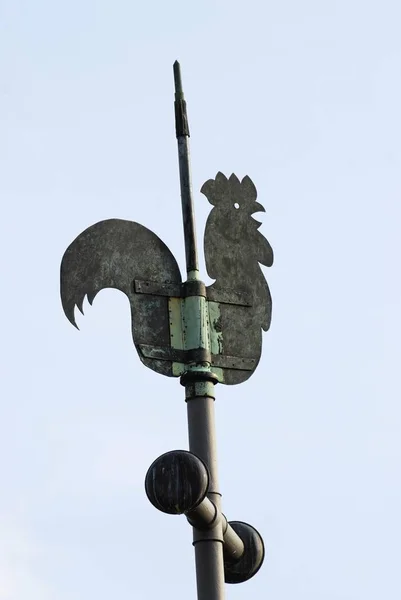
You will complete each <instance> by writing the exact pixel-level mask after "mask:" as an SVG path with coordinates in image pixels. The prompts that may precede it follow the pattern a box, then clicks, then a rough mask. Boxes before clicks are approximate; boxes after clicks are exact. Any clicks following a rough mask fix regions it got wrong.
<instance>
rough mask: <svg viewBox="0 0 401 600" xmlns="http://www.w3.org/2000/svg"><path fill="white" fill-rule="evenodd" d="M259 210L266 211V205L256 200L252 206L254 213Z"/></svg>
mask: <svg viewBox="0 0 401 600" xmlns="http://www.w3.org/2000/svg"><path fill="white" fill-rule="evenodd" d="M257 212H266V210H265V207H264V206H262V205H261V204H259V202H255V203H254V204H253V206H252V213H251V214H252V215H253V213H257Z"/></svg>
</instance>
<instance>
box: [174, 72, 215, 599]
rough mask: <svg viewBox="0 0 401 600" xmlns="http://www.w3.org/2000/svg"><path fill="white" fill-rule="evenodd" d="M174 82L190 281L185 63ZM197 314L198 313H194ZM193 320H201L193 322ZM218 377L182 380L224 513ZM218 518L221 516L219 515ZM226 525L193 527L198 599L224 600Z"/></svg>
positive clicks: (202, 336)
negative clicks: (219, 462)
mask: <svg viewBox="0 0 401 600" xmlns="http://www.w3.org/2000/svg"><path fill="white" fill-rule="evenodd" d="M174 82H175V102H174V106H175V128H176V136H177V143H178V161H179V167H180V185H181V204H182V217H183V224H184V236H185V256H186V265H187V278H188V281H190V280H199V263H198V255H197V247H196V232H195V215H194V206H193V199H192V184H191V169H190V159H189V127H188V118H187V108H186V103H185V99H184V93H183V91H182V82H181V70H180V65H179V63H178V62H177V61H176V62H175V63H174ZM193 299H195V298H194V297H191V298H186V299H185V300H186V305H187V311H188V312H187V314H186V318H187V322H188V324H191V323H195V322H197V321H199V323H200V327H197V326H196V327H195V326H194V327H192V328H190V329H193V331H192V330H191V331H188V332H187V342H189V343H190V348H204V349H205V348H207V346H208V344H207V338H208V330H207V327H208V326H207V323H206V320H205V319H203V318H202V315H201V314H198V313H199V311H200V313H202V302H205V299H204V298H203V297H199V298H198V299H199V302H198V303H196V302H195V303H194V302H192V303H189V302H188V301H189V300H193ZM193 312H195V314H193ZM191 317H197V318H194V319H193V320H192V319H191ZM216 381H217V378H216V376H215V375H214V374H213V373H212V372H211V369H210V364H209V363H208V362H206V363H202V365H201V366H198V365H196V364H193V363H190V364H188V365H187V369H186V372H185V373H184V374H183V375H182V377H181V383H182V384H183V385H184V386H185V398H186V401H187V410H188V437H189V449H190V451H191V452H193V454H196V456H198V457H199V458H201V459H202V460H203V461H204V463H205V464H206V466H207V467H208V469H209V475H210V484H209V492H208V497H209V499H210V500H211V501H212V502H213V503H214V504H215V505H216V507H217V508H218V509H219V511H218V512H219V513H220V512H221V495H220V493H219V490H218V478H217V453H216V432H215V422H214V385H215V383H216ZM216 514H217V513H216ZM223 543H224V538H223V523H222V520H221V519H216V523H215V524H214V526H213V527H211V528H210V529H207V530H201V529H197V528H195V527H194V528H193V544H194V547H195V564H196V583H197V591H198V600H224V561H223Z"/></svg>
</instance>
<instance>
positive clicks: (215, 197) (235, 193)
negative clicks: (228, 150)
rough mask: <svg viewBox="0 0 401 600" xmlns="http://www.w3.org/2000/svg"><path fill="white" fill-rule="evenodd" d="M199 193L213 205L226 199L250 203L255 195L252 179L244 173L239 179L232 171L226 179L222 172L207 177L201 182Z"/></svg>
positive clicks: (254, 198)
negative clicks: (209, 177) (213, 176)
mask: <svg viewBox="0 0 401 600" xmlns="http://www.w3.org/2000/svg"><path fill="white" fill-rule="evenodd" d="M201 193H202V194H204V195H205V196H206V198H207V199H208V200H209V202H210V204H213V206H217V205H218V204H219V203H222V202H226V201H227V200H228V201H230V202H237V201H241V202H242V203H244V202H246V203H251V202H255V200H256V197H257V192H256V187H255V185H254V183H253V181H252V179H251V178H250V177H248V175H246V176H245V177H244V178H243V179H242V181H240V180H239V179H238V177H237V176H236V175H234V173H233V174H232V175H230V177H229V178H228V179H227V177H226V176H225V175H224V174H223V173H220V172H219V173H217V175H216V177H215V179H208V181H206V182H205V183H204V184H203V186H202V187H201Z"/></svg>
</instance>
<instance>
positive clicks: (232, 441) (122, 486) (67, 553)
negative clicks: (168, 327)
mask: <svg viewBox="0 0 401 600" xmlns="http://www.w3.org/2000/svg"><path fill="white" fill-rule="evenodd" d="M400 22H401V5H400V4H399V2H397V1H396V0H393V1H390V0H382V1H381V2H378V1H376V2H373V1H362V0H358V1H357V0H348V1H341V0H337V1H334V0H326V1H324V0H320V1H318V0H315V1H312V0H305V1H302V0H284V1H281V2H262V1H261V0H259V1H255V0H248V2H237V1H228V0H221V1H217V0H216V1H211V0H208V1H204V2H189V1H188V0H187V1H186V2H184V1H178V0H172V1H170V2H162V1H161V0H159V1H158V2H149V3H136V2H132V1H131V2H129V1H128V0H114V2H105V1H97V2H95V1H94V0H84V1H82V0H81V1H80V2H78V1H77V0H71V1H70V2H68V3H67V2H64V3H61V2H52V1H50V0H47V1H45V0H36V1H35V2H33V1H32V0H25V1H23V0H0V73H1V77H0V127H1V135H0V196H1V199H2V209H3V218H2V219H1V234H0V244H1V250H0V257H1V276H2V290H3V292H2V295H1V298H0V302H1V314H2V317H3V326H2V344H1V347H2V350H1V365H2V369H1V372H2V377H1V382H2V383H1V385H2V394H1V418H0V473H1V481H2V489H1V494H0V600H88V599H92V598H96V600H106V599H107V600H109V599H110V598H118V599H119V600H128V599H130V600H132V599H136V598H138V600H154V599H156V598H163V599H164V600H177V599H179V598H195V574H194V564H193V551H192V547H191V532H190V528H189V527H188V525H187V523H186V522H185V519H184V518H178V517H177V518H174V517H169V516H167V515H163V514H161V513H158V512H157V511H156V510H155V509H154V508H153V507H152V506H151V505H150V504H149V502H148V500H147V498H146V496H145V493H144V489H143V481H144V476H145V473H146V470H147V468H148V466H149V465H150V464H151V462H152V461H153V460H154V459H155V458H156V457H157V456H158V455H159V454H161V453H162V452H165V451H168V450H172V449H175V448H185V447H187V428H186V408H185V403H184V399H183V390H182V388H181V386H180V385H179V383H178V381H177V380H170V379H167V378H162V377H161V376H158V375H156V374H154V373H153V372H151V371H149V370H147V369H145V368H144V367H143V366H142V365H141V363H140V361H139V359H138V357H137V354H136V351H135V349H134V346H133V345H132V341H131V332H130V319H129V308H128V303H127V301H126V299H125V297H124V296H123V295H122V294H119V293H118V292H115V291H109V290H107V291H104V292H102V293H101V294H100V295H99V296H98V297H97V298H96V300H95V302H94V305H93V307H92V308H90V307H89V306H88V305H87V303H86V308H87V309H86V314H85V317H82V316H79V317H78V322H79V325H80V327H81V331H80V332H78V331H76V330H75V329H74V328H73V327H72V326H71V325H70V324H69V323H68V321H67V320H66V318H65V317H64V314H63V312H62V309H61V305H60V301H59V264H60V260H61V257H62V254H63V252H64V250H65V248H66V247H67V246H68V245H69V243H70V242H71V241H72V240H73V239H74V238H75V236H76V235H77V234H78V233H80V232H81V231H82V230H83V229H85V228H86V227H87V226H89V225H90V224H92V223H95V222H96V221H99V220H101V219H103V218H108V217H121V218H126V219H132V220H136V221H138V222H140V223H142V224H144V225H147V226H148V227H150V228H151V229H153V230H154V231H155V232H156V233H157V234H158V235H160V237H161V238H162V239H163V240H164V241H165V242H166V243H167V244H168V245H169V246H170V247H171V249H172V251H173V252H174V254H175V255H176V256H177V258H178V259H179V263H180V265H181V266H183V265H184V260H183V241H182V232H181V215H180V201H179V183H178V168H177V157H176V142H175V137H174V120H173V104H172V103H173V77H172V63H173V62H174V60H175V59H176V58H178V59H179V60H180V62H181V65H182V69H183V78H184V88H185V92H186V96H187V101H188V107H189V118H190V125H191V133H192V137H191V143H192V159H193V180H194V190H195V201H196V213H197V218H198V236H199V238H200V240H201V236H202V233H203V226H204V222H205V219H206V217H207V214H208V211H209V208H210V205H209V204H208V203H207V201H206V199H205V198H204V197H203V196H202V195H200V194H199V189H200V187H201V185H202V183H203V182H204V181H206V180H207V179H209V178H210V177H214V176H215V174H216V173H217V171H219V170H220V171H223V172H224V173H226V174H227V175H229V174H230V173H231V172H235V173H236V174H237V175H238V176H239V177H243V176H244V175H246V174H248V175H249V176H250V177H251V178H252V179H253V181H254V182H255V184H256V187H257V189H258V192H259V199H260V201H261V202H262V203H263V204H264V205H265V207H266V209H267V213H266V215H265V216H264V219H263V221H264V223H263V225H262V229H261V231H262V232H263V233H264V235H265V236H266V237H267V238H268V239H269V241H270V242H271V244H272V246H273V248H274V250H275V257H276V261H275V265H274V267H273V268H272V269H270V270H268V271H267V277H268V281H269V284H270V287H271V291H272V296H273V321H272V328H271V331H270V332H269V333H267V334H266V335H265V336H264V352H263V357H262V361H261V363H260V366H259V369H258V371H257V372H256V373H255V375H254V376H253V377H252V378H251V379H250V381H249V382H247V383H245V384H242V385H240V386H237V387H231V388H229V387H224V386H219V387H218V388H217V390H216V391H217V403H216V410H217V419H218V423H217V425H218V440H219V463H220V476H221V488H222V492H223V506H224V512H225V513H226V514H227V516H228V518H229V519H232V520H244V521H248V522H249V523H251V524H252V525H254V526H256V527H257V528H258V529H259V530H260V531H261V533H262V535H263V537H264V539H265V542H266V547H267V560H266V563H265V565H264V567H263V569H262V570H261V571H260V573H259V574H258V575H257V576H256V577H255V578H254V579H252V580H251V581H249V582H248V583H246V584H243V585H239V586H230V587H227V598H228V600H249V599H252V600H264V599H265V598H266V599H269V600H294V599H296V600H362V599H363V600H377V599H379V598H385V599H386V600H399V598H400V597H401V583H400V575H399V568H400V560H401V549H400V539H401V516H400V514H401V513H400V501H401V479H400V458H401V442H400V425H401V408H400V398H401V394H400V388H401V385H400V366H399V365H400V336H401V319H400V300H401V285H400V275H399V273H400V269H399V260H400V251H401V242H400V233H399V232H400V217H401V210H400V192H401V180H400V166H401V149H400V148H401V146H400V140H401V118H400V106H401V36H400ZM262 218H263V217H262ZM206 280H207V279H206ZM207 281H208V280H207Z"/></svg>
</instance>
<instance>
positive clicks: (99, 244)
mask: <svg viewBox="0 0 401 600" xmlns="http://www.w3.org/2000/svg"><path fill="white" fill-rule="evenodd" d="M201 192H202V193H203V194H204V195H205V196H206V197H207V199H208V200H209V202H210V203H211V204H212V205H213V208H212V210H211V212H210V215H209V217H208V220H207V224H206V229H205V237H204V251H205V259H206V268H207V273H208V275H209V277H211V278H213V279H215V282H214V283H213V284H212V285H210V286H209V287H207V288H204V289H205V293H204V295H205V296H206V300H207V302H206V306H207V310H206V316H205V317H204V318H205V319H206V320H207V323H208V336H207V338H208V339H207V340H205V344H204V347H205V348H206V349H207V350H208V351H209V361H210V366H211V370H212V371H213V373H214V374H215V375H216V377H217V379H218V380H219V381H220V382H221V383H225V384H237V383H241V382H243V381H245V380H246V379H248V378H249V377H250V376H251V374H252V373H253V372H254V370H255V369H256V367H257V365H258V362H259V359H260V356H261V348H262V330H264V331H267V330H268V328H269V326H270V320H271V297H270V292H269V288H268V285H267V282H266V280H265V278H264V275H263V272H262V270H261V268H260V264H262V265H265V266H271V265H272V263H273V251H272V248H271V246H270V244H269V242H268V241H267V240H266V239H265V238H264V237H263V235H262V234H261V233H260V232H259V227H260V225H261V223H259V222H258V221H256V220H255V219H253V217H252V214H253V213H256V212H260V211H263V212H264V208H263V206H262V205H261V204H259V203H258V202H256V196H257V193H256V188H255V186H254V184H253V182H252V181H251V179H250V178H249V177H248V176H246V177H244V179H242V181H239V179H238V178H237V177H236V176H235V175H234V174H233V175H231V177H230V178H228V179H227V177H225V176H224V175H223V174H222V173H218V174H217V176H216V178H215V179H210V180H208V181H207V182H206V183H205V184H204V185H203V186H202V188H201ZM188 283H189V282H187V284H188ZM202 285H203V284H202ZM185 286H186V284H185V283H182V278H181V273H180V270H179V267H178V265H177V261H176V260H175V258H174V256H173V255H172V253H171V252H170V250H169V249H168V247H167V246H166V245H165V244H164V243H163V242H162V241H161V240H160V239H159V237H158V236H157V235H155V234H154V233H153V232H152V231H150V230H149V229H147V228H146V227H144V226H142V225H140V224H139V223H135V222H132V221H125V220H120V219H109V220H105V221H100V222H99V223H96V224H95V225H92V226H91V227H89V228H88V229H86V230H85V231H83V232H82V233H81V234H80V235H79V236H78V237H77V238H76V239H75V240H74V241H73V242H72V244H71V245H70V246H69V247H68V248H67V250H66V252H65V254H64V257H63V259H62V264H61V300H62V305H63V309H64V312H65V314H66V316H67V318H68V320H69V321H70V322H71V323H72V324H73V325H75V326H76V322H75V317H74V309H75V306H77V307H78V309H79V310H80V311H81V312H83V311H82V305H83V300H84V298H85V295H87V297H88V301H89V303H90V304H92V302H93V300H94V298H95V296H96V295H97V293H98V292H99V291H100V290H102V289H104V288H116V289H118V290H120V291H122V292H124V294H126V296H127V297H128V299H129V302H130V306H131V316H132V336H133V341H134V344H135V346H136V349H137V351H138V354H139V357H140V359H141V361H142V362H143V364H145V365H146V366H147V367H149V368H151V369H153V370H154V371H156V372H157V373H161V374H163V375H168V376H180V375H182V374H183V373H184V371H185V365H186V364H188V361H189V360H192V361H195V362H196V361H198V360H199V361H203V360H205V357H204V356H197V355H196V353H195V354H194V353H193V352H192V355H191V356H192V357H191V356H189V354H188V353H189V352H190V351H191V350H192V351H193V350H194V348H191V346H190V343H188V340H187V339H186V327H187V324H186V322H185V310H184V304H185V302H186V300H188V296H191V295H194V294H191V293H188V290H187V291H185ZM200 318H202V317H201V316H200ZM195 350H196V349H195Z"/></svg>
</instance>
